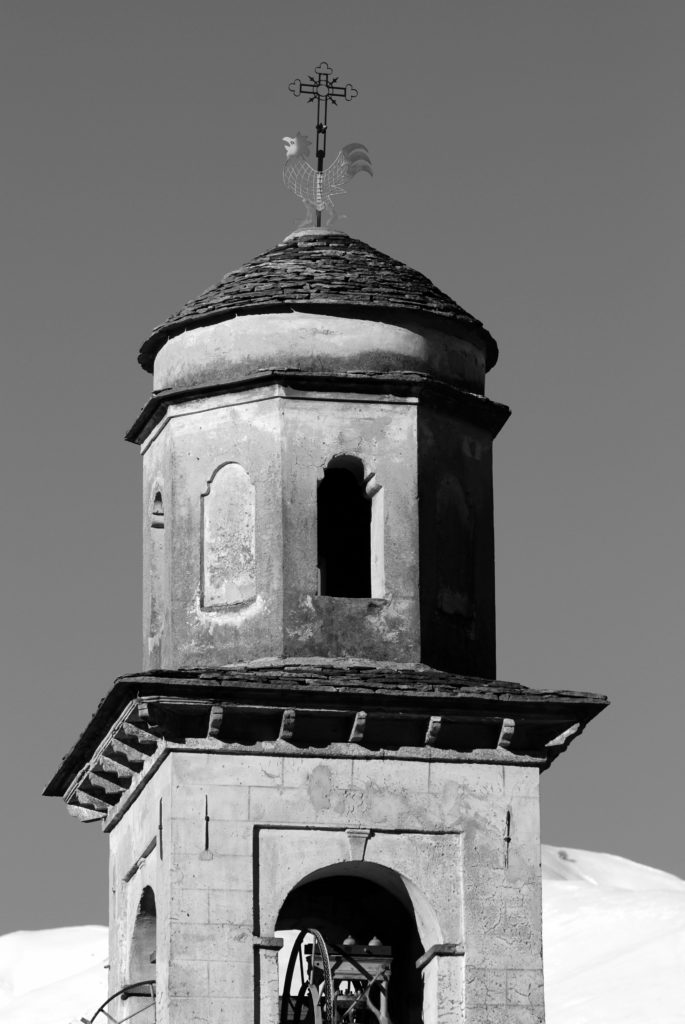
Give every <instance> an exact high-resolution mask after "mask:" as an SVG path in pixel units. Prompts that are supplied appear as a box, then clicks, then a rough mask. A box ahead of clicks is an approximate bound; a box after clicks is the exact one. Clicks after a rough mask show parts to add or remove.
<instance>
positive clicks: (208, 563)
mask: <svg viewBox="0 0 685 1024" xmlns="http://www.w3.org/2000/svg"><path fill="white" fill-rule="evenodd" d="M256 596H257V582H256V572H255V488H254V484H253V483H252V481H251V480H250V477H249V474H248V473H247V471H246V470H245V469H244V468H243V467H242V466H241V465H240V464H239V463H238V462H224V463H222V465H220V466H218V467H217V468H216V469H215V470H214V472H213V473H212V475H211V477H210V478H209V480H208V482H207V489H206V491H205V492H204V493H203V494H202V565H201V606H202V608H203V609H206V610H208V611H214V610H220V609H222V608H236V607H238V606H240V605H244V604H248V603H249V602H250V601H253V600H254V599H255V598H256Z"/></svg>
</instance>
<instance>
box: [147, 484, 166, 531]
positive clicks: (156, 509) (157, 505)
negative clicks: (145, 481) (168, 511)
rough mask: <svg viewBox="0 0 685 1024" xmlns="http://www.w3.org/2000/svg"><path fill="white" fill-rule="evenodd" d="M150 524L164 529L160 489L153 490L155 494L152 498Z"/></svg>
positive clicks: (154, 527)
mask: <svg viewBox="0 0 685 1024" xmlns="http://www.w3.org/2000/svg"><path fill="white" fill-rule="evenodd" d="M150 526H151V527H152V528H153V529H157V530H163V529H164V502H163V501H162V492H161V491H155V496H154V498H153V499H152V516H151V521H150Z"/></svg>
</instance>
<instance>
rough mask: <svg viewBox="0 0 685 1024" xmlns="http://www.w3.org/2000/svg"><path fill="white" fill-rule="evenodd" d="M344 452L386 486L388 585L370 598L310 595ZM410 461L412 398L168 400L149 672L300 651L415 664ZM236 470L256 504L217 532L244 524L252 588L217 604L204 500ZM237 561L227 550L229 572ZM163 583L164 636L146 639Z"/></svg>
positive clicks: (148, 538) (156, 441)
mask: <svg viewBox="0 0 685 1024" xmlns="http://www.w3.org/2000/svg"><path fill="white" fill-rule="evenodd" d="M341 454H353V455H355V456H357V457H358V458H360V459H361V460H362V462H363V464H364V469H365V473H366V475H367V476H372V475H374V474H375V476H374V479H375V480H376V481H377V484H378V486H380V487H381V488H382V489H383V497H384V500H383V501H382V502H379V503H378V508H380V509H382V512H381V513H380V514H381V515H382V524H381V531H380V532H381V534H382V544H383V560H384V579H385V591H384V594H383V595H382V596H379V598H378V599H375V598H374V599H371V600H369V599H339V598H334V599H331V598H324V597H318V578H317V519H316V502H317V498H316V496H317V485H318V481H319V479H320V478H321V477H322V476H323V471H324V469H325V467H326V465H327V463H328V462H329V461H330V459H332V458H333V457H334V456H335V455H341ZM416 458H417V443H416V404H415V400H414V399H394V398H383V397H382V396H381V397H379V398H374V399H373V400H368V399H364V398H362V397H359V396H340V397H338V398H333V397H332V396H328V395H308V396H307V397H301V396H299V395H298V394H297V393H294V394H293V393H292V392H290V391H288V390H287V389H284V388H281V387H271V388H264V389H260V390H258V391H256V392H250V394H249V395H233V396H228V395H226V396H219V397H216V398H213V399H203V400H200V401H196V402H193V403H186V404H183V405H179V406H174V407H173V408H172V409H171V410H170V412H169V415H168V418H167V419H166V420H165V421H164V423H163V424H162V425H161V428H160V429H159V431H158V432H157V434H156V435H155V437H154V438H153V439H152V441H151V443H150V444H149V446H148V447H147V448H146V450H145V452H144V467H145V470H144V472H145V486H144V491H145V494H146V495H147V500H146V504H145V514H146V517H147V516H148V514H149V513H148V507H149V502H150V498H149V496H150V495H151V494H152V493H153V492H154V491H155V488H156V487H157V486H158V483H157V482H158V481H159V480H162V481H164V482H167V481H169V482H171V481H173V494H171V495H170V499H169V500H167V501H166V504H165V509H166V511H165V527H164V531H163V532H164V547H163V557H164V566H163V568H162V569H155V568H154V565H153V561H154V557H155V554H156V553H157V552H158V551H159V550H160V549H159V548H158V547H157V548H155V547H154V545H153V539H154V536H155V534H154V531H152V530H151V529H150V528H149V526H146V532H145V547H146V555H145V577H146V594H145V602H144V603H145V607H146V608H147V609H148V612H147V619H146V626H145V628H146V633H147V637H146V644H147V662H146V667H158V666H161V667H164V668H176V667H179V666H183V665H192V666H198V665H216V664H225V663H229V662H231V661H240V660H249V659H253V658H259V657H263V656H272V657H282V656H296V655H300V656H303V655H307V656H308V655H325V656H330V657H336V656H346V655H352V654H354V655H355V656H357V657H369V658H378V659H390V660H404V661H418V660H419V656H420V637H419V595H418V585H419V567H418V563H417V560H416V559H415V558H409V557H407V553H408V552H410V551H416V550H418V512H417V489H416V477H417V468H416ZM231 464H238V465H239V466H240V467H241V468H242V470H243V471H244V473H245V474H246V479H247V480H248V481H249V486H250V487H252V488H254V506H253V510H252V515H251V519H250V517H248V516H245V515H241V516H239V517H238V518H237V519H235V520H234V521H232V522H231V521H230V516H231V508H230V507H229V506H228V505H227V506H226V509H225V510H224V515H225V522H221V521H220V529H218V530H217V532H222V533H223V536H224V537H226V538H227V539H228V540H229V541H230V539H231V538H232V537H234V536H235V534H236V531H238V532H240V531H241V530H243V529H244V523H245V522H246V521H247V520H248V519H250V521H251V523H252V525H253V534H252V537H251V543H252V544H253V545H254V557H253V560H252V563H251V564H253V571H254V589H253V591H252V594H250V592H249V589H248V588H244V595H239V596H241V598H242V596H245V597H246V599H245V600H242V599H241V600H239V601H237V602H235V603H231V604H227V605H226V606H221V605H220V603H217V602H216V601H214V602H213V603H208V602H207V601H206V599H205V592H204V589H203V581H204V577H205V566H206V558H207V544H206V536H207V531H208V519H207V504H206V503H207V502H208V501H209V496H210V495H211V493H212V490H211V489H212V486H213V484H214V481H215V480H216V478H217V473H218V472H219V471H220V469H221V467H225V466H227V465H231ZM166 486H167V488H169V487H170V483H167V484H166ZM213 508H214V514H215V515H216V516H218V517H221V515H222V509H221V508H220V507H219V506H218V504H215V505H214V506H213ZM226 523H228V524H229V528H228V529H227V528H226ZM246 543H247V538H246ZM213 551H214V557H216V546H215V547H214V548H213ZM231 557H232V554H231V552H230V551H229V550H228V548H227V550H226V559H225V560H226V563H227V564H229V563H230V561H231ZM157 578H162V579H164V580H165V581H166V595H167V597H166V601H167V609H166V612H165V614H164V616H163V622H164V627H163V636H162V638H161V639H158V638H157V637H154V638H152V639H150V625H151V616H150V611H149V609H150V607H151V595H152V586H153V583H154V580H155V579H157ZM226 589H227V591H228V588H226ZM215 590H217V591H218V590H220V588H215ZM252 595H253V596H252ZM155 658H157V661H155Z"/></svg>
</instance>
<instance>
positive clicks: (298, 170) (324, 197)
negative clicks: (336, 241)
mask: <svg viewBox="0 0 685 1024" xmlns="http://www.w3.org/2000/svg"><path fill="white" fill-rule="evenodd" d="M283 142H284V144H285V154H286V157H287V159H286V161H285V164H284V167H283V184H284V185H285V187H286V188H289V189H290V191H291V192H294V193H295V195H296V196H298V198H299V199H301V200H302V202H303V203H304V205H305V209H306V211H307V216H306V217H305V219H304V220H303V221H302V223H301V224H298V228H305V227H313V226H314V225H315V224H316V223H317V220H318V221H320V220H321V214H324V217H325V220H324V224H325V226H326V227H330V225H331V224H333V223H334V222H335V220H336V219H337V214H336V212H335V207H334V205H333V196H338V195H344V194H345V189H344V188H343V187H342V186H343V185H344V184H346V183H347V182H348V181H349V180H350V178H353V177H354V176H355V174H358V173H359V172H360V171H366V172H367V174H370V175H372V176H373V170H372V169H371V159H370V157H369V152H368V150H367V148H366V146H363V145H362V144H361V142H350V143H348V145H347V146H343V148H342V149H341V150H340V152H339V153H338V155H337V156H336V158H335V160H334V161H333V163H332V164H331V165H330V167H327V168H326V169H325V170H322V171H316V170H314V168H313V167H312V165H311V164H310V163H309V161H308V160H307V159H306V158H307V157H308V156H309V152H310V150H311V142H310V140H309V139H308V138H307V136H306V135H302V134H301V133H300V132H298V133H297V135H296V136H295V137H294V138H291V137H290V136H285V138H284V139H283ZM317 213H318V214H319V217H318V218H317Z"/></svg>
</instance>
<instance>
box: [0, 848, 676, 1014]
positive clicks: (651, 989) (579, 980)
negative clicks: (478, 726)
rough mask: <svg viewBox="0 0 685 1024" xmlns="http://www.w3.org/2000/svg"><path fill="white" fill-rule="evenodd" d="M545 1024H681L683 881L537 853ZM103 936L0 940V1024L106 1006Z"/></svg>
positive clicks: (41, 934)
mask: <svg viewBox="0 0 685 1024" xmlns="http://www.w3.org/2000/svg"><path fill="white" fill-rule="evenodd" d="M542 871H543V915H544V918H543V920H544V942H545V994H546V1000H547V1024H685V993H684V992H683V989H684V988H685V881H683V880H681V879H680V878H676V877H675V876H674V875H668V874H666V873H665V872H663V871H657V870H656V869H655V868H649V867H645V866H644V865H642V864H635V863H633V861H629V860H625V859H624V858H623V857H614V856H612V855H611V854H607V853H589V852H587V851H585V850H571V849H565V850H560V849H558V848H556V847H550V846H543V848H542ZM106 956H107V930H106V929H105V928H103V927H97V926H90V927H83V928H55V929H52V930H50V931H38V932H14V933H13V934H11V935H4V936H2V937H0V1022H1V1024H71V1022H73V1021H78V1020H79V1019H80V1018H81V1017H82V1016H90V1015H91V1014H92V1013H93V1012H94V1010H95V1009H96V1008H97V1007H98V1006H99V1005H100V1003H102V1002H103V1001H104V999H105V998H106V989H107V971H106V970H104V969H103V968H104V964H105V963H106Z"/></svg>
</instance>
